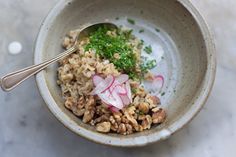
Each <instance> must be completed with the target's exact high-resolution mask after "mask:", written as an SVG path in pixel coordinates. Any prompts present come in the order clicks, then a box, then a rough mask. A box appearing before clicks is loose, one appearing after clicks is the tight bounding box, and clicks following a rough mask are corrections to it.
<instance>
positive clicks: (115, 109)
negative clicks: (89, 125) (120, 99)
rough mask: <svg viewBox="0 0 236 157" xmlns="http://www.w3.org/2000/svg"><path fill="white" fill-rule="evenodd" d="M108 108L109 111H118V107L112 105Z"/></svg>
mask: <svg viewBox="0 0 236 157" xmlns="http://www.w3.org/2000/svg"><path fill="white" fill-rule="evenodd" d="M108 108H109V110H111V112H119V109H118V108H116V107H114V106H109V107H108Z"/></svg>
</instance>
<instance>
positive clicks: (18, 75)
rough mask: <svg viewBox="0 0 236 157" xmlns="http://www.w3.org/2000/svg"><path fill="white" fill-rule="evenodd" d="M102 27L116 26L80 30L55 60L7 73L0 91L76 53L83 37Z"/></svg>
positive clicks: (89, 27)
mask: <svg viewBox="0 0 236 157" xmlns="http://www.w3.org/2000/svg"><path fill="white" fill-rule="evenodd" d="M103 26H105V27H107V28H111V29H117V26H116V25H114V24H112V23H98V24H93V25H90V26H88V27H86V28H83V29H81V31H80V32H79V33H78V35H77V40H76V42H75V44H74V46H73V47H71V48H70V49H68V50H66V51H65V52H63V53H60V54H59V55H58V56H56V57H55V58H52V59H50V60H48V61H45V62H43V63H40V64H38V65H33V66H29V67H27V68H24V69H21V70H18V71H16V72H13V73H9V74H7V75H5V76H3V77H2V78H1V80H0V85H1V88H2V90H3V91H6V92H8V91H10V90H12V89H14V88H15V87H17V86H18V85H19V84H21V83H22V82H23V81H25V80H26V79H28V78H29V77H31V76H33V75H35V74H37V73H38V72H40V71H42V70H43V69H45V68H46V67H48V66H49V65H50V64H52V63H55V62H57V61H59V60H60V59H62V58H64V57H66V56H68V55H70V54H71V53H73V52H75V51H77V50H78V47H77V44H78V43H79V41H80V40H82V39H83V37H86V36H88V35H89V33H91V32H94V31H96V30H97V29H98V28H99V27H103Z"/></svg>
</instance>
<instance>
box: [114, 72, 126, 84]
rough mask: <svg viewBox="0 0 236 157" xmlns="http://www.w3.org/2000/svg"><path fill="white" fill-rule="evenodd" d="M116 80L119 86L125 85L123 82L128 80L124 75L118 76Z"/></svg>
mask: <svg viewBox="0 0 236 157" xmlns="http://www.w3.org/2000/svg"><path fill="white" fill-rule="evenodd" d="M116 80H117V81H118V82H119V83H120V84H122V83H125V82H127V81H128V80H129V76H128V75H126V74H121V75H120V76H118V77H117V78H116Z"/></svg>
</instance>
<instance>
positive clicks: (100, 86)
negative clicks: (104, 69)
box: [92, 75, 115, 94]
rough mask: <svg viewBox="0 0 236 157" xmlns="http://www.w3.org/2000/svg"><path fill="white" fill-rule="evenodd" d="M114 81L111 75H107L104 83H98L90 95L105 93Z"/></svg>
mask: <svg viewBox="0 0 236 157" xmlns="http://www.w3.org/2000/svg"><path fill="white" fill-rule="evenodd" d="M114 81H115V77H114V76H112V75H109V76H108V77H107V78H106V79H105V80H104V81H102V82H100V83H99V84H98V85H97V86H96V87H95V89H94V90H93V91H92V94H93V93H95V94H99V93H102V92H105V91H106V90H107V89H109V88H110V87H111V86H112V84H113V83H114Z"/></svg>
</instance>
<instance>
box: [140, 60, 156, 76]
mask: <svg viewBox="0 0 236 157" xmlns="http://www.w3.org/2000/svg"><path fill="white" fill-rule="evenodd" d="M156 66H157V61H156V60H155V59H153V60H149V61H147V62H146V63H144V64H142V65H141V66H140V68H141V71H142V73H146V72H147V71H148V70H151V69H153V68H155V67H156Z"/></svg>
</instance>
